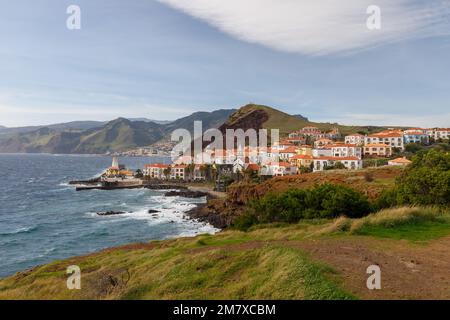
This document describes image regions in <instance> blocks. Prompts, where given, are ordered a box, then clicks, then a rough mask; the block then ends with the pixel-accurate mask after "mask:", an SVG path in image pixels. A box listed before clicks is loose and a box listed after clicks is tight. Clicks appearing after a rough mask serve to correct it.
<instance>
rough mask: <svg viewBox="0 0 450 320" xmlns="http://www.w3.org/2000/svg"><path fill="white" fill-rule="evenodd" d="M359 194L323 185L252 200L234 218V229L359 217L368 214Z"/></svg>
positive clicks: (365, 199)
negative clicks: (277, 223) (319, 219)
mask: <svg viewBox="0 0 450 320" xmlns="http://www.w3.org/2000/svg"><path fill="white" fill-rule="evenodd" d="M370 210H371V209H370V204H369V201H368V200H367V197H365V196H364V195H363V194H361V193H359V192H356V191H354V190H352V189H350V188H348V187H345V186H341V185H333V184H329V183H325V184H322V185H318V186H315V187H313V188H310V189H290V190H288V191H286V192H283V193H280V194H268V195H266V196H264V197H263V198H261V199H257V200H253V201H251V202H250V204H249V208H248V211H247V212H246V213H245V214H244V215H242V216H240V217H239V218H237V220H236V221H235V223H234V227H235V228H237V229H239V230H246V229H248V228H249V227H251V226H252V225H254V224H259V223H271V222H288V223H295V222H298V221H299V220H301V219H312V218H335V217H339V216H341V215H346V216H348V217H351V218H357V217H362V216H364V215H366V214H368V213H369V212H370Z"/></svg>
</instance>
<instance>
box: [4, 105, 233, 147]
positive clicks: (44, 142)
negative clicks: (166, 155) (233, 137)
mask: <svg viewBox="0 0 450 320" xmlns="http://www.w3.org/2000/svg"><path fill="white" fill-rule="evenodd" d="M234 111H235V110H234V109H230V110H228V109H220V110H216V111H213V112H196V113H193V114H191V115H189V116H186V117H183V118H180V119H177V120H175V121H171V122H167V123H157V122H153V121H151V120H150V119H146V118H139V120H138V121H133V120H130V119H127V118H123V117H120V118H117V119H114V120H111V121H109V122H106V123H104V124H102V123H100V122H92V123H91V122H90V123H89V124H88V126H87V128H85V129H79V128H76V126H75V124H79V122H76V121H75V122H70V123H66V124H55V125H49V126H37V127H25V129H24V131H17V130H18V128H16V131H13V132H12V133H9V134H8V133H3V134H0V153H58V154H66V153H67V154H74V153H76V154H104V153H107V152H117V151H126V150H129V149H133V148H137V147H145V146H149V145H152V144H154V143H156V142H158V141H161V140H164V139H166V140H167V138H168V135H169V134H170V133H171V132H172V131H173V130H175V129H177V128H184V129H187V130H189V131H190V132H193V123H194V121H202V122H203V126H204V129H205V130H206V129H209V128H212V127H218V126H219V125H221V124H222V123H223V122H225V121H226V119H228V117H229V115H231V114H232V113H233V112H234ZM99 124H100V126H99Z"/></svg>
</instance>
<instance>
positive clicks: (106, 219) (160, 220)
mask: <svg viewBox="0 0 450 320" xmlns="http://www.w3.org/2000/svg"><path fill="white" fill-rule="evenodd" d="M164 191H167V190H164ZM146 200H147V202H148V204H147V205H145V206H142V205H139V206H134V207H133V206H130V207H128V208H127V210H126V211H128V212H126V213H123V214H120V215H111V216H99V215H97V213H96V212H88V213H87V215H89V216H90V217H92V218H97V219H101V220H102V221H101V223H102V224H103V223H104V224H109V223H115V222H120V221H123V220H124V219H126V220H130V219H132V220H140V221H143V222H145V223H147V224H148V225H149V226H154V225H160V224H167V223H174V224H176V225H177V227H179V228H180V233H179V234H177V237H191V236H196V235H199V234H203V233H209V234H214V233H216V232H218V231H220V229H217V228H214V227H213V226H212V225H210V224H208V223H204V222H200V221H198V220H195V219H192V218H190V217H189V216H188V215H187V214H186V213H187V212H188V211H189V210H191V209H193V208H195V207H196V206H197V205H198V204H201V203H206V197H204V198H195V199H188V198H182V197H165V196H164V195H154V196H151V197H149V198H147V199H146ZM124 204H125V203H122V204H121V205H124ZM150 209H151V210H156V211H157V212H155V213H149V212H148V211H149V210H150ZM124 211H125V210H124Z"/></svg>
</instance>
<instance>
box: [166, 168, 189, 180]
mask: <svg viewBox="0 0 450 320" xmlns="http://www.w3.org/2000/svg"><path fill="white" fill-rule="evenodd" d="M186 167H187V165H185V164H177V165H174V166H172V167H171V168H170V179H173V180H184V179H186Z"/></svg>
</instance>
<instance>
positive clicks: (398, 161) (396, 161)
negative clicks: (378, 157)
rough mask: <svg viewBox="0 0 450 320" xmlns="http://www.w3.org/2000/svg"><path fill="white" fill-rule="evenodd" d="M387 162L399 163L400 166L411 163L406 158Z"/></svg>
mask: <svg viewBox="0 0 450 320" xmlns="http://www.w3.org/2000/svg"><path fill="white" fill-rule="evenodd" d="M389 162H394V163H401V164H410V163H411V161H409V160H408V159H406V158H397V159H394V160H391V161H389Z"/></svg>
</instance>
